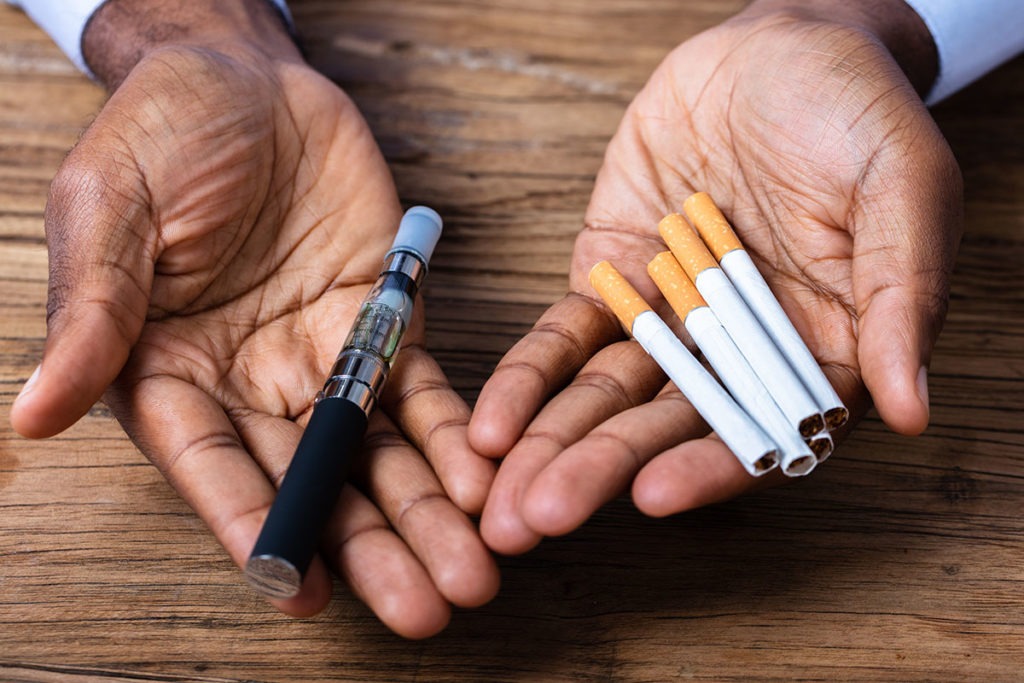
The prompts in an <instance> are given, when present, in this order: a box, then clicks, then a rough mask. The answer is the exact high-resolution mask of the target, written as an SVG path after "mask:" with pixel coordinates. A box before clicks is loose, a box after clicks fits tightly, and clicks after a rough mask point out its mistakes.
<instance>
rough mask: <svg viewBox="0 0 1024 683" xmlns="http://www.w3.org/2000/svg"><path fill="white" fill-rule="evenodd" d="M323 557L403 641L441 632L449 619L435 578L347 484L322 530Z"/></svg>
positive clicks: (377, 514) (377, 512) (368, 502)
mask: <svg viewBox="0 0 1024 683" xmlns="http://www.w3.org/2000/svg"><path fill="white" fill-rule="evenodd" d="M326 537H327V538H328V539H330V541H329V544H328V545H327V549H326V550H325V555H326V557H327V558H328V561H329V562H330V563H331V565H332V566H333V567H334V568H335V570H336V571H337V572H338V574H339V575H340V576H341V577H342V578H343V579H344V580H345V583H347V584H348V586H349V587H350V588H351V589H352V592H353V593H354V594H355V596H356V597H357V598H359V599H360V600H362V601H363V602H364V603H366V605H367V606H368V607H369V608H370V609H371V610H373V613H374V614H376V615H377V618H379V619H380V620H381V622H383V623H384V625H385V626H387V627H388V628H390V629H391V630H392V631H394V632H395V633H397V634H399V635H400V636H404V637H406V638H426V637H428V636H432V635H434V634H435V633H438V632H440V631H441V630H442V629H443V628H444V627H445V626H446V625H447V624H448V620H449V618H450V615H451V608H450V607H449V605H448V601H447V600H445V598H444V596H442V595H441V593H440V591H438V589H437V587H436V586H435V585H434V580H433V579H432V578H431V577H430V574H429V573H428V572H427V570H426V569H425V568H424V566H423V565H422V564H421V563H420V561H419V560H418V559H417V558H416V557H415V556H414V555H413V553H412V552H411V551H410V550H409V546H408V545H406V544H405V542H404V541H403V540H402V539H401V538H399V537H398V536H397V535H396V534H395V532H394V531H393V530H392V528H391V526H390V524H389V523H388V521H387V519H385V517H384V515H382V514H381V512H380V510H378V509H377V507H376V506H375V505H374V504H373V503H372V502H370V501H369V500H368V499H367V498H366V497H365V496H364V495H363V494H361V493H360V492H359V491H357V490H356V489H355V488H353V487H352V486H346V487H345V488H344V489H343V490H342V493H341V499H340V501H339V503H338V508H337V512H336V513H335V514H334V515H333V516H332V517H331V521H330V523H329V524H328V526H327V531H326Z"/></svg>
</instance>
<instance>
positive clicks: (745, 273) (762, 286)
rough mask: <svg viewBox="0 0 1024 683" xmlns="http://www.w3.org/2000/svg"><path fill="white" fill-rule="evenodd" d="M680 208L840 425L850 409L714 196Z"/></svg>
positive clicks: (831, 422)
mask: <svg viewBox="0 0 1024 683" xmlns="http://www.w3.org/2000/svg"><path fill="white" fill-rule="evenodd" d="M683 211H684V212H685V213H686V216H687V218H689V219H690V222H691V223H693V226H694V227H695V228H696V229H697V232H698V233H700V236H701V238H702V239H703V240H704V242H705V244H707V245H708V247H709V248H710V249H711V252H712V253H713V254H714V256H715V258H716V259H717V260H718V263H719V264H720V266H721V268H722V270H723V271H725V274H726V275H728V276H729V279H730V280H732V283H733V285H735V287H736V289H737V290H738V291H739V293H740V296H742V297H743V300H744V301H746V302H747V306H749V307H750V309H751V311H753V313H754V315H755V316H756V317H757V319H758V321H759V322H760V323H761V325H762V326H763V327H764V329H765V331H766V332H767V333H768V336H770V337H771V338H772V341H774V342H775V345H776V346H778V348H779V350H780V351H782V355H784V356H785V357H786V360H787V361H789V364H790V365H791V366H792V367H793V369H794V370H795V371H796V373H797V375H798V376H799V377H800V380H801V381H802V382H803V383H804V385H805V386H806V387H807V389H808V391H809V392H810V394H811V396H812V397H813V398H814V400H815V403H816V404H817V406H818V410H820V411H821V412H822V414H823V415H824V416H825V423H826V426H827V427H828V429H829V430H834V429H837V428H839V427H841V426H842V425H844V424H845V423H846V421H847V420H848V419H849V417H850V413H849V411H848V410H847V409H846V407H845V406H844V405H843V402H842V400H841V399H840V398H839V395H838V394H837V393H836V391H835V389H833V388H832V385H831V384H830V383H829V381H828V378H826V377H825V373H824V372H822V370H821V366H820V365H818V361H817V360H815V358H814V356H813V355H812V354H811V352H810V350H809V349H808V348H807V345H806V344H804V341H803V339H801V338H800V334H799V333H798V332H797V331H796V328H795V327H793V323H792V322H790V320H789V317H788V316H787V315H786V313H785V311H783V310H782V306H780V305H779V302H778V299H776V298H775V295H774V294H772V290H771V289H769V287H768V283H767V282H765V280H764V277H763V276H762V275H761V273H760V271H758V269H757V266H755V265H754V262H753V261H752V260H751V258H750V254H748V253H747V251H746V249H744V248H743V245H742V244H741V243H740V240H739V238H738V237H737V236H736V233H735V232H734V231H733V229H732V226H730V225H729V222H728V221H727V220H726V219H725V216H724V215H722V212H721V211H720V210H719V209H718V207H717V206H715V202H714V201H713V200H712V199H711V197H710V196H709V195H708V194H707V193H705V192H698V193H697V194H695V195H693V196H692V197H690V198H689V199H687V200H686V202H684V203H683Z"/></svg>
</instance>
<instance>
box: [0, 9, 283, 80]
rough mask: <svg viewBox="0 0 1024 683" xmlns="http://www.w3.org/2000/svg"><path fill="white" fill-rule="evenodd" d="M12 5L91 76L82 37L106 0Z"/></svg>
mask: <svg viewBox="0 0 1024 683" xmlns="http://www.w3.org/2000/svg"><path fill="white" fill-rule="evenodd" d="M8 1H9V2H10V3H11V4H13V5H20V6H21V7H22V9H24V10H25V13H26V14H28V15H29V16H30V17H31V18H32V21H34V22H36V24H38V25H39V27H40V28H42V29H43V30H44V31H46V32H47V33H48V34H49V35H50V37H51V38H53V42H55V43H57V46H58V47H59V48H60V49H61V50H63V51H64V54H66V55H67V56H68V58H69V59H71V61H72V62H74V64H75V66H77V67H78V68H79V69H81V70H82V71H84V72H85V73H87V74H88V75H89V76H90V77H92V76H93V74H92V72H91V71H90V70H89V67H88V66H87V65H86V63H85V58H84V57H83V56H82V34H83V33H84V32H85V26H86V24H88V23H89V19H90V18H91V17H92V15H93V13H94V12H95V11H96V10H97V9H99V7H100V5H102V4H103V3H104V2H106V0H8ZM271 2H273V3H274V4H275V5H277V7H278V9H280V10H281V14H282V15H284V18H285V20H286V21H287V22H288V24H289V26H290V25H291V23H292V15H291V13H290V12H289V11H288V5H287V3H286V0H271Z"/></svg>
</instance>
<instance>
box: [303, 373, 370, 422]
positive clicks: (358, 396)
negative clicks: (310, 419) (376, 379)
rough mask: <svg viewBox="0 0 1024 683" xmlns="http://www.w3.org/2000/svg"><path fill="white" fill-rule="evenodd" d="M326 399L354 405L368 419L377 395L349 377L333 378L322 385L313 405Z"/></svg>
mask: <svg viewBox="0 0 1024 683" xmlns="http://www.w3.org/2000/svg"><path fill="white" fill-rule="evenodd" d="M328 398H341V399H344V400H346V401H348V402H349V403H354V404H355V405H356V406H357V407H358V408H359V409H360V410H362V411H363V413H364V414H365V415H366V417H370V413H372V412H373V409H374V407H375V406H376V405H377V394H376V393H375V392H374V390H373V389H371V388H370V387H368V386H367V385H365V384H363V383H362V382H360V381H359V380H356V379H353V378H351V377H335V378H333V379H331V380H330V381H329V382H327V384H325V385H324V389H323V391H321V392H320V393H318V394H317V395H316V400H315V403H319V402H320V401H323V400H325V399H328Z"/></svg>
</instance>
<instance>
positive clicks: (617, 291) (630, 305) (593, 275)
mask: <svg viewBox="0 0 1024 683" xmlns="http://www.w3.org/2000/svg"><path fill="white" fill-rule="evenodd" d="M590 286H591V287H593V288H594V289H596V290H597V293H598V294H600V295H601V298H602V299H604V302H605V303H606V304H608V307H609V308H611V309H612V313H614V314H615V316H616V317H617V318H618V319H619V322H621V323H622V326H623V327H625V328H626V332H629V333H630V334H632V333H633V321H634V320H636V317H637V316H638V315H640V314H641V313H643V312H644V311H649V310H651V307H650V306H648V305H647V302H646V301H644V299H643V297H642V296H640V293H639V292H637V291H636V290H635V289H633V286H632V285H631V284H629V282H628V281H627V280H626V278H624V277H622V273H620V272H619V271H617V270H615V266H613V265H612V264H610V263H608V262H607V261H601V262H600V263H598V264H597V265H596V266H594V267H593V268H591V269H590Z"/></svg>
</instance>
